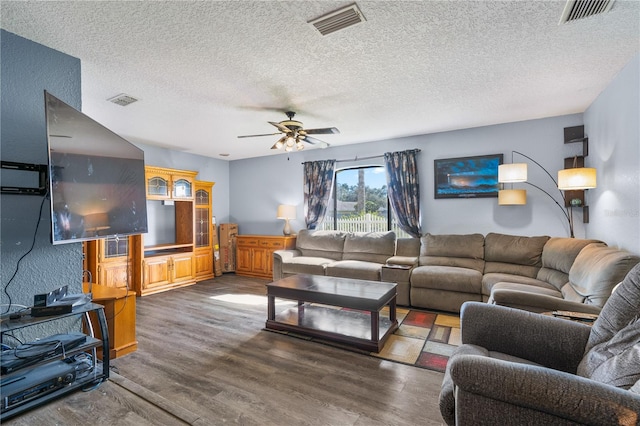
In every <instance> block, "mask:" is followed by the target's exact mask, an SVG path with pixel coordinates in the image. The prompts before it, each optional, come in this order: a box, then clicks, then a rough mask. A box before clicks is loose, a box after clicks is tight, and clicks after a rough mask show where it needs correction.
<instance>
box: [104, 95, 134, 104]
mask: <svg viewBox="0 0 640 426" xmlns="http://www.w3.org/2000/svg"><path fill="white" fill-rule="evenodd" d="M107 100H108V101H109V102H113V103H114V104H116V105H120V106H127V105H129V104H132V103H134V102H138V100H137V99H136V98H134V97H133V96H129V95H125V94H124V93H120V94H119V95H118V96H114V97H113V98H109V99H107Z"/></svg>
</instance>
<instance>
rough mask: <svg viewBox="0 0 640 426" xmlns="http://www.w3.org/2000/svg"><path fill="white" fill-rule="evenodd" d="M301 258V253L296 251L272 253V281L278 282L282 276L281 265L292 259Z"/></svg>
mask: <svg viewBox="0 0 640 426" xmlns="http://www.w3.org/2000/svg"><path fill="white" fill-rule="evenodd" d="M297 256H302V252H301V251H300V250H297V249H290V250H276V251H274V252H273V280H274V281H276V280H280V279H282V278H284V277H283V275H282V263H283V262H287V261H289V260H291V259H293V258H294V257H297Z"/></svg>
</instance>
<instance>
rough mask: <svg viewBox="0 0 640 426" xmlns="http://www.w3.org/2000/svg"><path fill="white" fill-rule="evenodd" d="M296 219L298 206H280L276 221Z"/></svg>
mask: <svg viewBox="0 0 640 426" xmlns="http://www.w3.org/2000/svg"><path fill="white" fill-rule="evenodd" d="M295 218H296V206H290V205H287V204H280V205H279V206H278V213H277V214H276V219H295Z"/></svg>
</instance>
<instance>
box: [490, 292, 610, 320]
mask: <svg viewBox="0 0 640 426" xmlns="http://www.w3.org/2000/svg"><path fill="white" fill-rule="evenodd" d="M490 302H493V303H494V304H496V305H501V306H509V307H512V308H518V309H524V310H526V311H531V312H549V311H574V312H584V313H587V314H599V313H600V311H601V310H602V308H601V307H599V306H596V305H586V304H584V303H581V302H572V301H569V300H565V299H562V298H559V297H553V296H549V295H546V294H537V293H529V292H526V291H519V290H513V289H500V288H495V287H494V289H493V290H492V291H491V298H490Z"/></svg>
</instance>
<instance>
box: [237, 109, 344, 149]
mask: <svg viewBox="0 0 640 426" xmlns="http://www.w3.org/2000/svg"><path fill="white" fill-rule="evenodd" d="M285 114H286V115H287V117H288V118H289V119H288V120H285V121H281V122H279V123H275V122H273V121H269V124H271V125H272V126H274V127H276V128H277V129H278V132H277V133H266V134H261V135H244V136H238V137H239V138H254V137H259V136H273V135H282V137H281V138H280V139H278V141H277V142H276V143H275V144H274V145H273V146H272V147H271V149H281V148H284V150H285V151H287V152H289V151H293V148H295V149H297V150H298V151H300V150H302V149H304V142H306V143H309V144H312V145H315V144H317V143H320V144H324V145H325V146H329V144H328V143H326V142H324V141H321V140H320V139H316V138H314V137H313V136H309V135H330V134H337V133H340V131H339V130H338V129H336V128H335V127H325V128H321V129H304V128H303V127H302V123H301V122H299V121H297V120H294V119H293V117H294V116H295V115H296V113H295V112H293V111H287V112H285Z"/></svg>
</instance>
